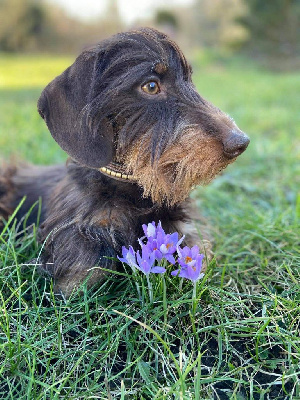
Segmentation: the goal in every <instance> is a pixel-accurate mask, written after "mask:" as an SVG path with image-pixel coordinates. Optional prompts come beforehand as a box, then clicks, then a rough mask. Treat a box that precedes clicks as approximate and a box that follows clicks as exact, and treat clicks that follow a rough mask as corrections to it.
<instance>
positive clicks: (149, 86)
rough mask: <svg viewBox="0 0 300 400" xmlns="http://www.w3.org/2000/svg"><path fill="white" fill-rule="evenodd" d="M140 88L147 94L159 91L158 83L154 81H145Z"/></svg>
mask: <svg viewBox="0 0 300 400" xmlns="http://www.w3.org/2000/svg"><path fill="white" fill-rule="evenodd" d="M142 90H143V91H144V92H145V93H148V94H157V93H159V92H160V89H159V86H158V83H157V82H155V81H151V82H148V83H145V85H143V86H142Z"/></svg>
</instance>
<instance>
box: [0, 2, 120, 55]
mask: <svg viewBox="0 0 300 400" xmlns="http://www.w3.org/2000/svg"><path fill="white" fill-rule="evenodd" d="M0 20H1V24H0V51H6V52H32V51H35V52H36V51H46V52H56V53H60V52H64V53H65V52H68V53H74V52H77V53H78V52H79V51H81V50H82V48H84V47H86V46H89V45H93V44H95V43H97V42H99V41H100V40H101V39H103V38H105V37H108V36H110V35H111V34H113V33H116V32H118V31H121V30H123V24H122V21H121V18H120V15H119V12H118V8H117V6H116V3H115V2H110V3H109V4H108V9H107V12H106V13H105V15H104V17H103V18H102V17H101V16H100V17H98V18H97V19H94V20H93V21H92V22H89V23H88V22H82V21H79V20H77V19H76V18H72V17H70V16H69V15H67V13H66V12H65V11H63V10H62V9H61V8H60V7H58V6H56V5H53V4H50V2H49V3H48V2H47V1H46V0H0Z"/></svg>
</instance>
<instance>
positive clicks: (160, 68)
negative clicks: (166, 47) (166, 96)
mask: <svg viewBox="0 0 300 400" xmlns="http://www.w3.org/2000/svg"><path fill="white" fill-rule="evenodd" d="M167 70H168V66H167V65H166V64H165V63H163V62H158V63H156V64H155V65H154V67H153V71H154V72H156V73H157V74H159V75H163V74H164V73H166V72H167Z"/></svg>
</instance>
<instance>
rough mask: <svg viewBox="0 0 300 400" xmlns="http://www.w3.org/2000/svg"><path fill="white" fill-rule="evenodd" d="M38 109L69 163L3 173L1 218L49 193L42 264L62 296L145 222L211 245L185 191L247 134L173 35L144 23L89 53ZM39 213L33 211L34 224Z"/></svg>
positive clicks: (96, 273) (92, 275)
mask: <svg viewBox="0 0 300 400" xmlns="http://www.w3.org/2000/svg"><path fill="white" fill-rule="evenodd" d="M148 84H150V86H151V87H154V88H155V93H154V94H153V93H151V92H150V93H149V92H148V91H147V90H148V89H147V90H146V89H145V86H146V88H148V86H147V85H148ZM156 89H157V90H156ZM149 90H150V89H149ZM38 109H39V112H40V114H41V116H42V117H43V118H44V120H45V122H46V124H47V126H48V128H49V130H50V132H51V134H52V136H53V137H54V139H55V140H56V141H57V142H58V144H59V145H60V146H61V147H62V148H63V149H64V150H65V151H66V152H67V153H68V154H69V156H70V159H69V162H68V163H67V165H66V166H64V165H61V166H50V167H35V166H30V165H19V166H18V165H17V166H16V167H8V168H4V169H3V170H2V173H1V174H0V214H1V215H2V216H3V217H4V218H5V219H7V218H8V217H9V215H10V214H11V213H12V212H13V209H14V208H15V207H16V206H17V205H18V203H19V202H20V200H21V199H22V197H23V196H26V201H25V202H24V204H23V206H22V207H21V209H20V210H19V211H18V213H17V215H16V218H17V220H18V221H21V220H22V218H24V215H26V212H27V211H28V210H29V209H30V208H31V207H32V205H33V204H34V203H35V202H37V201H38V200H39V198H42V215H41V222H42V223H41V226H40V229H39V240H40V241H41V243H44V252H43V255H42V259H41V260H40V261H41V264H42V268H43V270H44V271H46V272H48V273H49V274H50V275H51V276H53V278H54V280H55V283H56V290H57V291H59V292H62V293H64V294H65V295H66V296H68V295H70V294H71V292H72V291H73V290H74V288H76V287H78V286H79V285H80V284H81V283H82V282H83V281H84V280H85V279H88V278H89V280H88V284H89V285H92V284H94V283H96V282H98V281H99V280H101V279H102V278H103V276H104V275H105V273H104V271H103V269H102V268H108V269H115V268H117V264H116V262H115V261H114V260H115V259H116V256H117V255H119V254H120V253H121V248H122V246H129V245H133V246H136V244H137V238H138V237H140V236H142V235H143V232H142V224H146V223H149V222H152V221H156V222H158V221H159V220H160V221H161V222H162V226H163V228H164V229H165V231H166V232H167V233H171V232H175V231H178V232H179V233H181V234H185V235H186V239H185V243H186V244H188V245H190V246H192V245H194V244H200V245H201V246H202V248H205V249H206V250H207V251H208V252H209V251H210V246H209V244H208V243H207V242H204V241H201V240H200V239H199V235H198V233H197V230H196V228H195V221H196V217H195V214H194V213H193V211H192V210H191V204H190V201H189V200H188V195H189V193H190V191H191V189H192V188H193V187H194V186H195V185H199V184H207V183H208V182H210V181H211V180H212V179H213V178H214V177H215V176H216V175H217V174H218V173H219V172H220V171H221V170H222V169H224V168H225V167H226V166H227V165H228V164H230V163H231V162H233V161H234V160H235V159H236V157H237V156H238V155H240V154H241V153H242V152H243V151H244V150H245V149H246V147H247V145H248V142H249V139H248V138H247V136H246V135H245V134H243V133H242V132H241V131H240V130H239V129H238V127H237V126H236V125H235V123H234V122H233V120H232V119H231V118H229V117H228V116H227V115H226V114H224V113H222V112H221V111H220V110H219V109H218V108H216V107H215V106H213V105H212V104H211V103H209V102H208V101H206V100H204V99H203V98H202V97H201V96H200V95H199V94H198V93H197V92H196V90H195V88H194V86H193V84H192V80H191V68H190V67H189V65H188V63H187V61H186V59H185V58H184V56H183V53H182V52H181V50H180V49H179V48H178V46H177V45H176V44H175V43H174V42H173V41H172V40H170V39H169V38H168V37H167V36H166V35H164V34H162V33H160V32H157V31H155V30H153V29H148V28H144V29H140V30H138V31H132V32H127V33H121V34H118V35H116V36H113V37H111V38H110V39H108V40H106V41H103V42H101V43H100V44H99V45H98V46H95V47H94V48H92V49H89V50H86V51H84V52H83V53H82V54H81V55H80V56H79V57H78V58H77V59H76V61H75V62H74V64H73V65H71V66H70V67H69V68H68V69H67V70H66V71H64V72H63V73H62V74H61V75H60V76H58V77H57V78H55V79H54V81H53V82H51V83H50V84H49V85H48V86H47V87H46V88H45V90H44V91H43V93H42V94H41V97H40V99H39V102H38ZM103 167H105V169H103ZM107 168H108V169H107ZM111 168H116V171H115V172H113V175H114V176H112V175H109V174H111V171H109V169H111ZM124 173H126V174H129V175H133V177H131V178H132V179H131V180H125V179H124ZM122 174H123V175H122ZM122 177H123V178H122ZM36 220H37V207H36V208H34V209H33V211H32V212H31V214H30V217H29V218H28V220H27V222H28V224H31V223H34V222H36ZM196 223H197V221H196Z"/></svg>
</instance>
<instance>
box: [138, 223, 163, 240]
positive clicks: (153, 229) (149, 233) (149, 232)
mask: <svg viewBox="0 0 300 400" xmlns="http://www.w3.org/2000/svg"><path fill="white" fill-rule="evenodd" d="M142 228H143V231H144V234H145V237H146V238H147V239H149V238H153V239H156V237H157V234H158V233H161V234H163V235H165V231H164V230H163V228H162V226H161V222H160V221H159V222H158V224H157V226H156V224H155V222H154V221H152V222H151V223H149V224H148V225H146V224H144V225H142Z"/></svg>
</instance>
